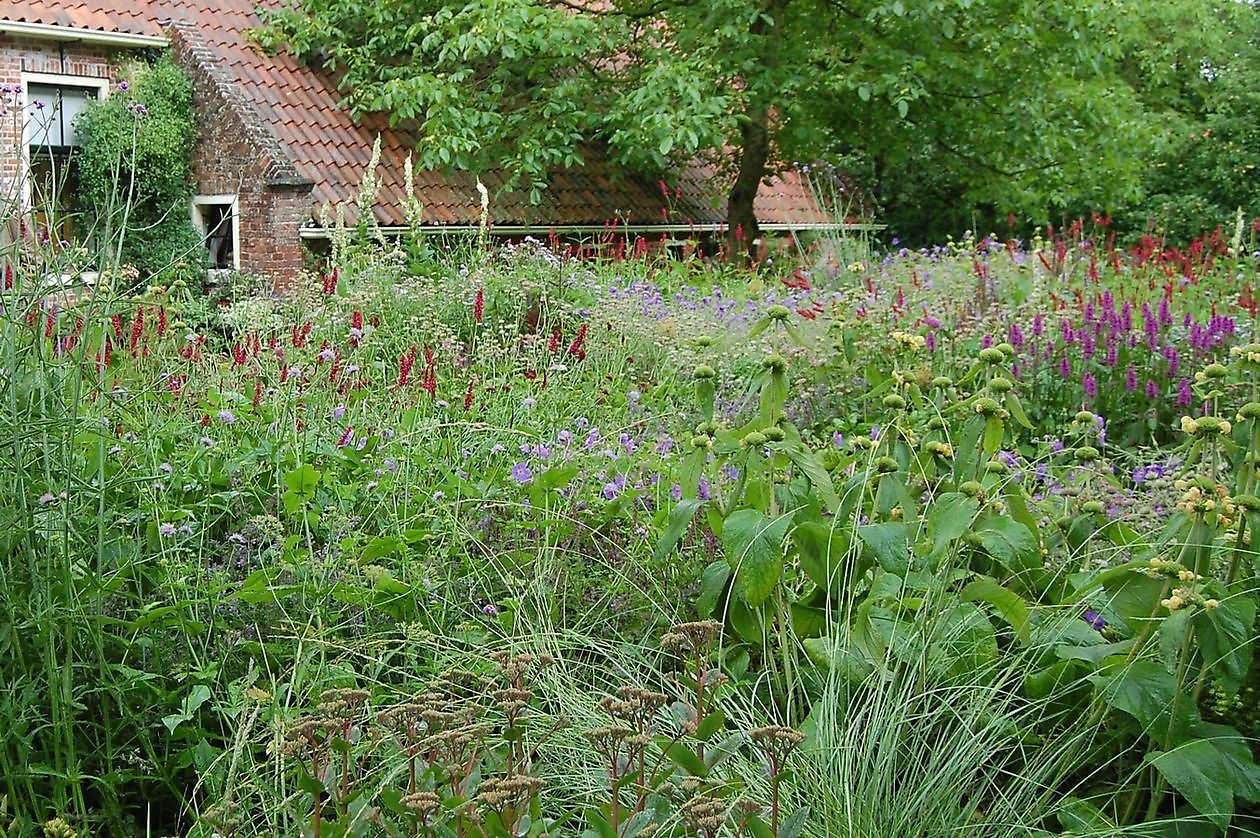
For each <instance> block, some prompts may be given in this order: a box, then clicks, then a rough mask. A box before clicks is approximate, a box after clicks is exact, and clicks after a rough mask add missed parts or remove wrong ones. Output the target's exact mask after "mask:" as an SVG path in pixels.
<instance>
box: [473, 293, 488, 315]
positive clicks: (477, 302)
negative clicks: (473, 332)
mask: <svg viewBox="0 0 1260 838" xmlns="http://www.w3.org/2000/svg"><path fill="white" fill-rule="evenodd" d="M485 312H486V292H485V291H484V290H483V289H481V288H478V289H477V297H476V299H474V300H473V320H475V321H476V322H478V323H480V322H481V318H482V317H483V316H484V315H485Z"/></svg>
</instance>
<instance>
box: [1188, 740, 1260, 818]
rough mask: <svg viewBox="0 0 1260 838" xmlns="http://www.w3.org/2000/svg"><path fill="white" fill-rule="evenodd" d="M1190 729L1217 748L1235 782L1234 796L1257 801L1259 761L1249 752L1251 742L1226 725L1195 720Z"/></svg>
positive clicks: (1248, 800) (1259, 791) (1259, 797)
mask: <svg viewBox="0 0 1260 838" xmlns="http://www.w3.org/2000/svg"><path fill="white" fill-rule="evenodd" d="M1190 732H1191V733H1192V734H1193V735H1195V736H1198V737H1199V738H1201V739H1204V740H1207V741H1209V742H1211V743H1212V747H1214V748H1216V752H1217V753H1218V754H1219V755H1220V757H1221V760H1222V762H1223V763H1224V765H1225V769H1226V773H1227V775H1228V776H1229V780H1230V782H1231V783H1232V784H1233V786H1234V796H1235V797H1237V798H1239V799H1241V800H1246V801H1247V802H1249V803H1260V765H1257V764H1256V761H1255V759H1254V758H1253V757H1252V755H1251V743H1250V742H1248V741H1247V740H1246V739H1244V738H1243V736H1242V734H1241V733H1239V732H1238V731H1237V730H1234V728H1232V727H1229V726H1227V725H1217V724H1211V723H1210V722H1195V723H1194V724H1193V725H1191V728H1190Z"/></svg>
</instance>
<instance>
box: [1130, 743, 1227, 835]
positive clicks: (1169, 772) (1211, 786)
mask: <svg viewBox="0 0 1260 838" xmlns="http://www.w3.org/2000/svg"><path fill="white" fill-rule="evenodd" d="M1147 759H1148V761H1149V762H1150V763H1151V764H1152V765H1154V766H1155V769H1156V770H1157V771H1159V773H1160V774H1162V775H1163V776H1164V779H1165V780H1167V781H1168V784H1169V785H1171V786H1172V787H1173V788H1175V789H1176V790H1177V791H1179V792H1181V794H1182V795H1183V796H1184V797H1185V798H1186V800H1188V801H1190V805H1192V806H1194V808H1195V809H1197V810H1198V812H1199V814H1201V815H1203V816H1204V817H1206V818H1207V819H1208V820H1210V821H1212V823H1214V824H1216V825H1217V826H1219V827H1220V828H1221V829H1225V828H1226V827H1227V826H1229V822H1230V820H1231V819H1232V818H1233V816H1234V787H1233V784H1232V783H1231V782H1230V781H1229V767H1228V766H1227V765H1226V764H1225V761H1224V760H1223V759H1221V755H1220V754H1219V753H1218V752H1217V750H1216V748H1215V747H1214V746H1213V745H1212V743H1211V742H1210V741H1208V740H1206V739H1194V740H1191V741H1189V742H1187V743H1185V744H1184V745H1179V746H1177V747H1176V748H1174V749H1173V750H1171V751H1152V752H1151V754H1150V755H1149V756H1148V757H1147Z"/></svg>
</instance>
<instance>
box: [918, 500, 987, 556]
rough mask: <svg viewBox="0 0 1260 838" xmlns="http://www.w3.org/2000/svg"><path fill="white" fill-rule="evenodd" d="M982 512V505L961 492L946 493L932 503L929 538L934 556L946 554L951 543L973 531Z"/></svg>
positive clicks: (928, 521) (928, 528) (928, 516)
mask: <svg viewBox="0 0 1260 838" xmlns="http://www.w3.org/2000/svg"><path fill="white" fill-rule="evenodd" d="M979 510H980V503H979V502H978V501H977V500H976V499H975V498H969V497H967V496H966V495H964V494H961V493H959V492H946V493H945V494H942V495H940V496H939V497H937V498H936V499H935V500H934V501H933V502H932V507H931V510H930V511H929V512H928V514H927V531H928V538H929V539H930V540H931V542H932V556H934V557H935V556H939V555H941V554H942V553H944V552H945V548H946V547H948V546H949V545H950V543H951V542H952V541H953V540H954V539H956V538H959V537H961V536H962V535H964V534H965V533H966V532H967V531H968V530H969V529H971V522H972V521H973V520H975V517H976V513H977V512H978V511H979Z"/></svg>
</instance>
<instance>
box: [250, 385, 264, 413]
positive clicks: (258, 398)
mask: <svg viewBox="0 0 1260 838" xmlns="http://www.w3.org/2000/svg"><path fill="white" fill-rule="evenodd" d="M262 396H263V383H262V379H261V378H257V379H254V400H253V402H252V404H253V405H254V407H258V405H259V404H261V403H262Z"/></svg>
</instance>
